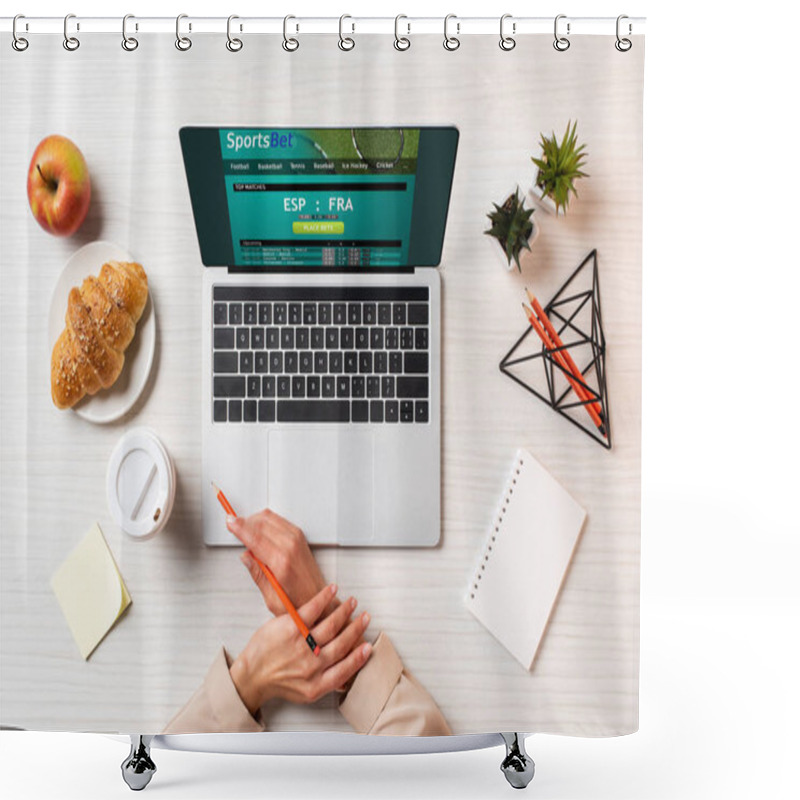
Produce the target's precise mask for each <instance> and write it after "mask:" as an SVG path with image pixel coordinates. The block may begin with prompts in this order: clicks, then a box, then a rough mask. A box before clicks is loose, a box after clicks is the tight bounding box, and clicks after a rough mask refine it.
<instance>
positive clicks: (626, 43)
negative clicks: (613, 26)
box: [614, 14, 633, 53]
mask: <svg viewBox="0 0 800 800" xmlns="http://www.w3.org/2000/svg"><path fill="white" fill-rule="evenodd" d="M623 19H628V15H627V14H620V15H619V16H618V17H617V41H616V42H614V47H616V48H617V50H619V52H620V53H627V52H628V50H630V49H631V47H633V42H632V41H631V40H630V39H628V38H625V39H622V38H620V35H619V24H620V22H622V20H623ZM632 32H633V28H632V27H631V24H630V22H629V23H628V35H630V34H631V33H632Z"/></svg>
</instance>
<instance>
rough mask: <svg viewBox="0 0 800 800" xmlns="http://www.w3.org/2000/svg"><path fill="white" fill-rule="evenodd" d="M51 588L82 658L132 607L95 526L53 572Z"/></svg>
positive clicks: (113, 562) (100, 532) (87, 654)
mask: <svg viewBox="0 0 800 800" xmlns="http://www.w3.org/2000/svg"><path fill="white" fill-rule="evenodd" d="M50 586H51V587H52V588H53V591H54V592H55V595H56V598H57V599H58V602H59V605H60V606H61V610H62V611H63V612H64V617H65V618H66V620H67V624H68V625H69V629H70V630H71V631H72V636H73V637H74V639H75V642H76V643H77V645H78V648H79V649H80V651H81V655H82V656H83V657H84V658H85V659H86V658H89V656H90V655H91V653H92V651H93V650H94V649H95V647H97V645H98V644H100V642H101V640H102V639H103V637H104V636H105V635H106V634H107V633H108V631H109V630H110V629H111V627H112V626H113V625H114V623H115V622H116V621H117V620H118V619H119V617H120V615H121V614H122V612H123V611H125V609H126V608H127V607H128V606H129V605H130V604H131V596H130V595H129V594H128V589H127V588H126V586H125V581H123V580H122V575H120V572H119V568H118V567H117V563H116V561H114V556H113V555H111V551H110V550H109V549H108V544H107V543H106V539H105V537H104V536H103V532H102V531H101V530H100V526H99V525H98V524H97V523H95V524H94V525H92V527H91V528H90V529H89V531H88V532H87V534H86V536H84V537H83V539H82V540H81V541H80V543H79V544H78V545H77V547H76V548H75V549H74V550H73V551H72V552H71V553H70V554H69V556H68V557H67V559H66V561H64V563H63V564H62V565H61V566H60V567H59V568H58V569H57V570H56V572H55V574H54V575H53V577H52V578H51V579H50Z"/></svg>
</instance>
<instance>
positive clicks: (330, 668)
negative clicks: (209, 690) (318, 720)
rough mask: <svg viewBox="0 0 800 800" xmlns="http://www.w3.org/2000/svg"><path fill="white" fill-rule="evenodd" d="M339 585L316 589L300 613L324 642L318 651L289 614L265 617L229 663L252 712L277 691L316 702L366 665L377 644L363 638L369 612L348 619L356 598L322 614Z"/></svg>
mask: <svg viewBox="0 0 800 800" xmlns="http://www.w3.org/2000/svg"><path fill="white" fill-rule="evenodd" d="M335 594H336V587H335V586H333V585H331V586H326V587H324V588H323V589H322V591H320V592H317V594H315V595H314V597H312V598H311V600H309V601H308V602H307V603H305V605H303V606H301V607H300V608H299V609H298V613H299V614H300V616H301V617H302V619H303V621H304V622H305V623H306V625H307V626H308V627H309V629H310V631H311V634H312V636H313V637H314V639H315V641H316V642H317V644H318V645H319V646H320V654H319V655H318V656H315V655H314V654H313V653H312V652H311V650H310V649H309V647H308V644H306V641H305V639H304V638H303V636H302V635H301V634H300V631H298V629H297V626H296V625H295V624H294V622H293V621H292V619H291V617H290V616H289V615H288V614H283V615H282V616H279V617H274V618H273V619H270V620H269V621H268V622H265V623H264V624H263V625H262V626H261V627H260V628H259V629H258V630H257V631H256V632H255V633H254V634H253V636H252V638H251V639H250V641H249V642H248V643H247V646H246V647H245V649H244V650H243V651H242V652H241V653H240V654H239V656H238V657H237V658H236V660H235V661H234V662H233V664H232V665H231V668H230V673H231V678H232V679H233V683H234V685H235V686H236V691H237V692H238V693H239V696H240V697H241V698H242V701H243V702H244V704H245V705H246V706H247V708H248V709H249V711H250V713H251V714H255V712H256V711H257V710H258V709H259V708H260V707H261V706H262V705H263V704H264V703H265V702H267V700H270V699H271V698H273V697H280V698H283V699H284V700H289V701H290V702H292V703H313V702H314V701H316V700H318V699H319V698H320V697H323V696H324V695H326V694H328V693H329V692H331V691H333V690H334V689H336V688H337V687H339V686H342V685H343V684H345V683H346V682H347V681H349V680H350V679H351V678H352V677H353V676H354V675H355V674H356V673H357V672H358V670H360V669H361V667H363V666H364V664H365V663H366V661H367V659H368V658H369V654H370V652H371V650H372V648H371V646H370V645H369V644H360V642H361V637H362V635H363V633H364V630H365V629H366V627H367V625H368V624H369V614H366V613H365V614H361V615H360V616H358V617H356V619H354V620H353V621H351V622H349V624H348V620H349V618H350V615H351V614H352V613H353V611H354V610H355V607H356V601H355V598H352V597H351V598H350V599H349V600H348V601H347V602H345V603H341V604H340V605H339V606H338V607H337V608H336V609H335V610H334V611H333V612H331V613H330V614H329V615H328V616H326V617H325V618H324V619H321V618H322V616H323V613H324V611H325V609H326V608H327V607H328V606H329V605H330V603H331V601H332V600H333V599H334V596H335Z"/></svg>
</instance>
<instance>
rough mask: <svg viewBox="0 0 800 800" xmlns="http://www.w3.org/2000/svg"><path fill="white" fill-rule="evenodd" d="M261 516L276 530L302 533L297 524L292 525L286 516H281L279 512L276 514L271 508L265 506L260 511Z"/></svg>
mask: <svg viewBox="0 0 800 800" xmlns="http://www.w3.org/2000/svg"><path fill="white" fill-rule="evenodd" d="M261 516H262V518H263V519H264V520H265V521H267V522H268V523H269V524H270V525H271V526H272V527H273V528H275V529H276V530H280V531H283V532H286V533H291V534H298V533H299V534H301V535H302V533H303V532H302V531H301V530H300V528H298V527H297V525H293V524H292V523H291V522H289V520H288V519H286V517H282V516H281V515H280V514H278V513H277V512H275V511H273V510H272V509H271V508H265V509H264V510H263V511H262V512H261Z"/></svg>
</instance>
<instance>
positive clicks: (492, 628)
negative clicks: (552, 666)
mask: <svg viewBox="0 0 800 800" xmlns="http://www.w3.org/2000/svg"><path fill="white" fill-rule="evenodd" d="M585 519H586V512H585V511H584V509H583V508H581V506H580V505H579V504H578V503H577V502H576V501H575V500H574V499H573V498H572V497H571V496H570V494H569V493H568V492H567V491H566V490H565V489H564V488H563V487H562V486H561V484H559V483H558V481H556V480H555V479H554V478H553V477H552V476H551V475H550V473H549V472H548V471H547V470H546V469H545V468H544V467H543V466H542V465H541V464H540V463H539V462H538V461H537V460H536V459H535V458H534V457H533V456H532V455H531V454H530V453H529V452H528V451H527V450H523V449H519V450H517V454H516V456H515V458H514V463H513V465H512V468H511V472H510V474H509V476H508V480H507V482H506V485H505V488H504V490H503V494H502V496H501V499H500V505H499V508H498V510H497V514H496V515H495V519H494V520H493V522H492V525H491V528H490V530H489V536H488V538H487V542H486V545H485V546H484V548H483V550H482V552H481V560H480V563H479V564H478V567H477V568H476V571H475V574H474V576H473V578H472V581H471V583H470V585H469V590H468V592H467V596H466V605H467V608H468V609H469V610H470V611H471V612H472V614H473V615H474V616H475V617H476V618H477V619H478V620H479V621H480V622H481V623H482V624H483V625H484V626H485V627H486V628H487V630H488V631H489V633H491V634H492V635H493V636H494V637H495V638H496V639H497V640H498V641H499V642H500V643H501V644H502V645H503V646H504V647H506V649H508V651H509V652H510V653H511V654H512V655H513V656H514V658H516V659H517V661H519V662H520V664H522V666H523V667H525V669H528V670H529V669H531V667H532V666H533V662H534V660H535V658H536V654H537V652H538V651H539V646H540V644H541V642H542V638H543V636H544V632H545V629H546V627H547V622H548V620H549V619H550V615H551V614H552V611H553V608H554V606H555V603H556V600H557V599H558V595H559V592H560V590H561V585H562V583H563V582H564V577H565V575H566V573H567V569H568V568H569V564H570V562H571V560H572V555H573V553H574V552H575V547H576V545H577V543H578V539H579V537H580V534H581V530H582V529H583V524H584V521H585Z"/></svg>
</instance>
